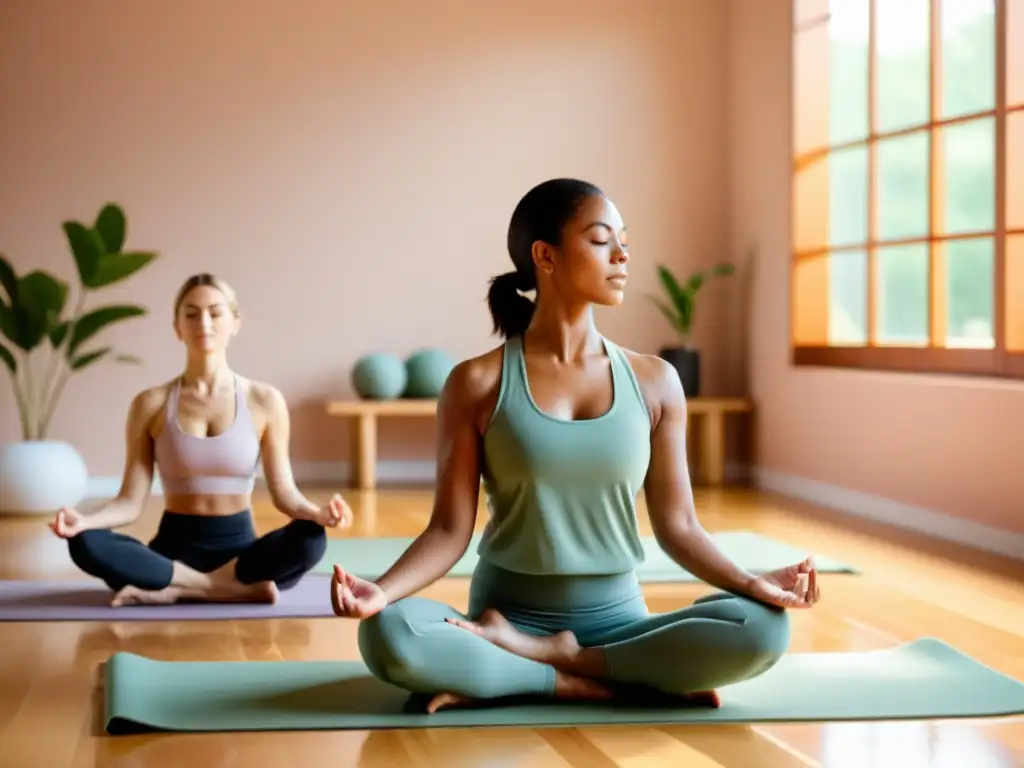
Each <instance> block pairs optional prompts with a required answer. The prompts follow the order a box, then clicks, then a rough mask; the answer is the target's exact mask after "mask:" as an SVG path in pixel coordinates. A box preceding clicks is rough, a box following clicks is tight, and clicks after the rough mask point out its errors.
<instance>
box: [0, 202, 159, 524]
mask: <svg viewBox="0 0 1024 768" xmlns="http://www.w3.org/2000/svg"><path fill="white" fill-rule="evenodd" d="M62 226H63V230H64V234H65V236H66V238H67V241H68V245H69V246H70V248H71V252H72V254H73V256H74V259H75V266H76V269H77V273H78V279H79V281H80V283H81V284H80V286H79V290H78V295H77V297H76V299H75V304H74V307H73V308H70V311H69V301H68V298H69V296H68V294H69V285H68V283H67V282H65V281H63V280H61V279H60V278H58V277H55V276H54V275H52V274H50V273H49V272H46V271H44V270H41V269H37V270H33V271H31V272H28V273H26V274H23V275H18V274H17V273H16V272H15V270H14V267H13V266H12V265H11V263H10V262H9V261H8V260H7V259H6V258H5V257H4V256H3V255H2V254H0V337H2V339H0V362H2V363H3V366H4V368H6V369H7V371H8V372H9V373H10V379H11V385H12V388H13V390H14V399H15V403H16V405H17V409H18V416H19V417H20V421H21V440H18V441H14V442H11V443H8V444H7V445H5V446H3V448H2V449H0V512H4V513H8V514H12V513H13V514H51V513H53V511H54V510H56V509H57V508H59V507H61V506H63V505H68V506H73V505H75V504H77V503H79V502H80V501H81V499H82V497H83V496H84V495H85V492H86V487H87V483H88V479H89V476H88V472H87V470H86V467H85V462H84V461H83V460H82V457H81V455H80V454H79V453H78V451H77V450H75V448H74V446H72V445H70V444H69V443H67V442H65V441H62V440H55V439H51V437H50V425H51V422H52V420H53V416H54V413H55V412H56V410H57V405H58V403H59V402H60V398H61V395H62V394H63V393H64V388H65V387H66V386H67V383H68V381H69V379H70V378H71V377H72V376H73V375H75V374H76V373H80V372H81V371H83V370H85V369H86V368H88V367H89V366H91V365H93V364H94V363H97V362H99V361H102V360H114V361H117V362H138V358H135V357H133V356H131V355H118V354H115V353H114V351H113V349H112V348H111V347H109V346H94V345H93V343H92V342H94V341H95V337H96V335H97V334H98V333H99V332H100V331H102V330H103V329H104V328H106V327H107V326H109V325H112V324H113V323H117V322H120V321H123V320H127V319H129V318H132V317H139V316H141V315H144V314H146V310H145V309H144V308H142V307H139V306H135V305H132V304H113V305H109V306H105V307H97V308H90V309H87V308H86V300H87V298H88V297H89V294H91V293H93V292H95V291H98V290H100V289H102V288H105V287H106V286H108V285H113V284H114V283H119V282H121V281H122V280H125V279H126V278H128V277H130V276H131V275H133V274H135V273H136V272H138V271H139V270H140V269H142V268H143V267H145V266H146V265H148V264H149V263H150V262H152V261H153V259H155V258H156V256H157V254H156V253H153V252H150V251H126V250H124V241H125V231H126V223H125V216H124V211H123V210H122V209H121V208H120V207H119V206H117V205H114V204H112V203H111V204H107V205H105V206H104V207H103V208H102V209H101V210H100V212H99V215H98V216H97V217H96V220H95V222H94V223H93V224H92V225H91V226H90V225H86V224H83V223H80V222H77V221H65V222H64V223H63V225H62ZM40 353H41V354H40Z"/></svg>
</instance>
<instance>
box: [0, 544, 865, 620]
mask: <svg viewBox="0 0 1024 768" xmlns="http://www.w3.org/2000/svg"><path fill="white" fill-rule="evenodd" d="M712 538H714V540H715V541H716V543H717V544H718V546H719V547H720V548H721V549H722V551H723V552H725V554H726V555H727V556H729V557H730V558H731V559H733V560H734V561H736V562H737V563H739V564H740V565H741V566H742V567H744V568H746V569H747V570H749V571H751V572H754V573H759V572H763V571H770V570H772V569H774V568H779V567H781V566H785V565H792V564H793V563H796V562H799V561H800V560H802V559H803V558H804V557H806V556H807V552H806V551H804V550H802V549H797V548H796V547H793V546H791V545H789V544H785V543H783V542H780V541H776V540H774V539H771V538H768V537H766V536H762V535H760V534H757V533H753V532H751V531H724V532H719V533H714V534H712ZM479 541H480V537H479V535H477V536H475V537H474V540H473V542H472V544H471V545H470V547H469V549H468V550H467V551H466V554H465V555H464V556H463V557H462V559H461V560H459V562H458V563H456V564H455V567H454V568H453V569H452V570H451V572H450V573H449V575H450V576H453V577H468V576H470V575H472V573H473V568H474V567H475V566H476V562H477V555H476V548H477V545H478V544H479ZM411 542H412V539H411V538H397V537H392V538H330V539H328V545H327V553H326V554H325V555H324V557H323V559H322V560H321V561H320V563H319V564H318V565H317V566H316V568H314V572H313V573H311V574H308V575H307V576H306V577H305V578H304V579H303V580H302V581H300V582H299V583H298V584H297V585H296V586H294V587H293V588H292V589H289V590H285V591H283V592H281V595H280V598H279V600H278V602H277V604H276V605H253V604H248V603H179V604H175V605H130V606H122V607H119V608H111V607H110V598H111V596H112V595H111V592H110V590H108V589H107V588H106V587H105V586H104V585H103V584H102V583H100V582H99V581H96V580H93V579H87V580H86V579H82V580H74V581H0V621H147V620H148V621H197V620H225V619H275V618H276V619H285V618H316V617H322V616H333V615H334V613H333V611H332V609H331V599H330V574H331V570H332V568H333V566H334V563H339V564H341V565H342V566H344V567H345V568H346V569H347V570H348V571H350V572H352V573H355V574H356V575H359V576H362V577H363V578H367V579H373V578H376V577H378V576H380V575H381V574H382V573H383V572H384V571H386V570H387V569H388V568H390V567H391V565H392V563H394V562H395V561H396V560H397V559H398V557H399V556H400V555H401V554H402V552H403V551H404V550H405V548H406V547H407V546H409V544H410V543H411ZM643 543H644V549H645V554H646V560H645V562H644V563H643V564H641V566H640V567H639V569H638V573H639V576H640V581H642V582H645V583H656V582H665V583H668V582H696V581H698V579H697V578H696V577H695V576H693V575H692V574H691V573H689V572H688V571H686V570H684V569H683V568H680V567H679V566H678V565H676V564H675V563H674V562H672V560H671V559H670V558H669V557H668V555H666V554H665V553H664V552H662V551H661V549H660V548H659V547H658V544H657V542H655V540H654V539H653V538H652V537H645V538H644V539H643ZM815 560H816V562H817V565H818V570H819V571H821V572H822V573H830V572H831V573H856V569H854V568H853V567H852V566H849V565H846V564H845V563H842V562H839V561H837V560H833V559H831V558H827V557H821V556H817V555H816V556H815Z"/></svg>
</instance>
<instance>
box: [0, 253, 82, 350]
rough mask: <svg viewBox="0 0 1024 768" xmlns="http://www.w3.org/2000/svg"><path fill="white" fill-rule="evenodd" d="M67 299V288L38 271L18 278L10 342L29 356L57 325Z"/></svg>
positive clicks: (62, 283)
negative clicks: (16, 300) (12, 333)
mask: <svg viewBox="0 0 1024 768" xmlns="http://www.w3.org/2000/svg"><path fill="white" fill-rule="evenodd" d="M67 297H68V284H67V283H65V282H64V281H63V280H58V279H57V278H55V277H54V276H53V275H51V274H49V273H48V272H44V271H42V270H39V269H37V270H35V271H33V272H29V273H28V274H27V275H25V276H24V277H22V278H20V279H19V280H18V304H17V305H16V306H15V307H14V308H13V309H14V330H15V336H16V338H13V339H11V341H13V342H14V343H15V344H17V345H18V346H19V347H21V349H23V350H25V351H26V352H31V351H32V350H33V349H34V348H35V347H37V346H38V345H39V344H40V342H42V340H43V338H44V337H46V336H47V335H48V334H49V333H50V330H51V329H52V328H54V327H55V326H56V325H57V324H58V323H60V313H61V312H62V311H63V310H64V304H65V302H66V301H67Z"/></svg>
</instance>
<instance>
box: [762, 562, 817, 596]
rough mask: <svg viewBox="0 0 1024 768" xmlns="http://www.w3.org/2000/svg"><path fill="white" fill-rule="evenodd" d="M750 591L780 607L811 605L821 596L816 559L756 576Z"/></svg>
mask: <svg viewBox="0 0 1024 768" xmlns="http://www.w3.org/2000/svg"><path fill="white" fill-rule="evenodd" d="M748 594H749V595H750V596H751V597H752V598H754V599H755V600H760V601H761V602H763V603H768V604H769V605H774V606H777V607H779V608H810V607H812V606H813V605H814V604H815V603H817V602H818V600H819V599H821V588H820V587H819V586H818V571H817V570H816V569H815V567H814V560H813V559H812V558H810V557H808V558H807V559H806V560H804V561H802V562H800V563H797V564H796V565H790V566H787V567H785V568H779V569H778V570H774V571H772V572H771V573H765V574H762V575H761V576H758V577H757V578H756V579H754V580H753V581H752V582H751V584H750V588H749V590H748Z"/></svg>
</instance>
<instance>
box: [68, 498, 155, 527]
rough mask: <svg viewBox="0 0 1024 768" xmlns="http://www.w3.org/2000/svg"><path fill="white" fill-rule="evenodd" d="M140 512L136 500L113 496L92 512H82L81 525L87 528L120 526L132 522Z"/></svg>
mask: <svg viewBox="0 0 1024 768" xmlns="http://www.w3.org/2000/svg"><path fill="white" fill-rule="evenodd" d="M141 512H142V509H141V506H140V505H139V504H138V503H137V502H135V501H132V500H130V499H121V498H118V497H114V498H113V499H111V500H110V501H108V502H107V503H106V504H104V505H102V506H101V507H99V508H98V509H96V510H95V511H94V512H90V513H88V514H83V515H82V525H83V527H84V528H86V529H87V530H103V529H109V528H120V527H121V526H122V525H128V524H129V523H132V522H134V521H135V520H136V519H137V518H138V517H139V515H140V514H141Z"/></svg>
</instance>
